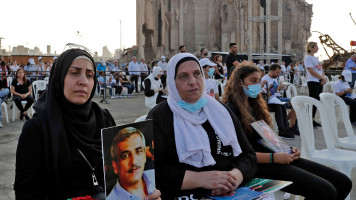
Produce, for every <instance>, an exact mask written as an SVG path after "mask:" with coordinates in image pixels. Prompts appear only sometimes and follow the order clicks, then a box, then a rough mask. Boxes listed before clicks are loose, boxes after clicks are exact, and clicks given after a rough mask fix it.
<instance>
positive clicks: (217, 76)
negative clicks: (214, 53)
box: [214, 64, 224, 79]
mask: <svg viewBox="0 0 356 200" xmlns="http://www.w3.org/2000/svg"><path fill="white" fill-rule="evenodd" d="M217 67H218V71H219V72H220V74H222V75H224V67H223V66H221V65H219V64H217ZM214 76H215V79H222V77H221V76H220V75H219V74H218V73H216V72H215V73H214Z"/></svg>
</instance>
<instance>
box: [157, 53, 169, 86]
mask: <svg viewBox="0 0 356 200" xmlns="http://www.w3.org/2000/svg"><path fill="white" fill-rule="evenodd" d="M157 65H158V67H160V68H161V69H162V70H163V74H162V76H161V81H162V85H163V88H166V80H167V63H166V57H165V56H161V60H160V61H159V62H158V63H157Z"/></svg>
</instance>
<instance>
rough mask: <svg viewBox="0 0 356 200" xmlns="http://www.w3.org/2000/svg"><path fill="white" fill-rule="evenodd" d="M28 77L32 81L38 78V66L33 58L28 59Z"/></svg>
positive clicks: (26, 67)
mask: <svg viewBox="0 0 356 200" xmlns="http://www.w3.org/2000/svg"><path fill="white" fill-rule="evenodd" d="M24 69H25V71H26V76H27V79H28V80H29V81H30V82H31V83H32V82H33V81H35V80H37V67H36V63H35V60H34V59H33V58H30V59H28V63H27V66H25V68H24Z"/></svg>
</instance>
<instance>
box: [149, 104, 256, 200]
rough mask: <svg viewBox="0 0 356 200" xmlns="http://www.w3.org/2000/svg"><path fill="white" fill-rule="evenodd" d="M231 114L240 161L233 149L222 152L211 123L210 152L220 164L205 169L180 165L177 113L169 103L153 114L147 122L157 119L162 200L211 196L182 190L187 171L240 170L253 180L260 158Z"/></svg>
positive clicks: (158, 185) (208, 127)
mask: <svg viewBox="0 0 356 200" xmlns="http://www.w3.org/2000/svg"><path fill="white" fill-rule="evenodd" d="M227 110H228V111H229V113H230V115H231V118H232V120H233V123H234V126H235V128H236V133H237V139H238V141H239V144H240V146H241V149H242V153H241V154H240V155H239V156H237V157H233V153H232V149H231V146H227V147H223V148H221V149H220V147H221V141H220V140H219V139H218V138H217V136H216V134H215V131H214V130H213V128H212V127H211V125H210V123H209V122H208V121H207V122H205V123H204V124H203V125H202V126H203V128H204V129H205V130H206V132H207V134H208V136H209V141H210V148H211V150H212V156H213V158H214V159H215V161H216V164H215V165H213V166H207V167H203V168H196V167H194V166H191V165H188V164H185V163H180V162H179V159H178V154H177V150H176V143H175V137H174V127H173V112H172V110H171V109H170V107H169V105H168V103H167V102H162V103H160V104H158V105H157V106H156V107H154V108H153V109H152V110H151V111H150V112H149V114H148V116H147V118H149V119H153V131H154V133H155V134H154V141H155V176H156V188H157V189H158V190H160V191H161V194H162V196H161V197H162V199H173V198H174V197H177V196H182V195H189V194H195V196H194V197H195V198H198V197H199V195H202V194H209V192H210V191H206V190H203V189H196V190H185V191H181V190H180V188H181V186H182V182H183V178H184V174H185V171H186V170H191V171H210V170H220V171H229V170H231V169H233V168H237V169H239V170H240V171H241V173H242V175H243V177H244V181H248V180H249V179H251V178H252V177H253V175H254V173H255V171H256V166H257V159H256V154H255V152H254V151H253V149H252V147H251V145H250V144H249V142H248V140H247V138H246V136H245V134H244V132H243V130H242V128H241V125H240V121H239V120H238V119H237V118H236V116H235V115H234V114H233V113H232V112H231V110H230V109H228V108H227Z"/></svg>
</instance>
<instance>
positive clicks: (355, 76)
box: [344, 54, 356, 88]
mask: <svg viewBox="0 0 356 200" xmlns="http://www.w3.org/2000/svg"><path fill="white" fill-rule="evenodd" d="M344 69H345V70H349V71H350V72H351V73H352V79H351V82H349V84H350V87H351V88H353V87H354V84H355V80H356V54H353V55H352V56H351V58H349V59H348V60H347V61H346V64H345V68H344Z"/></svg>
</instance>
